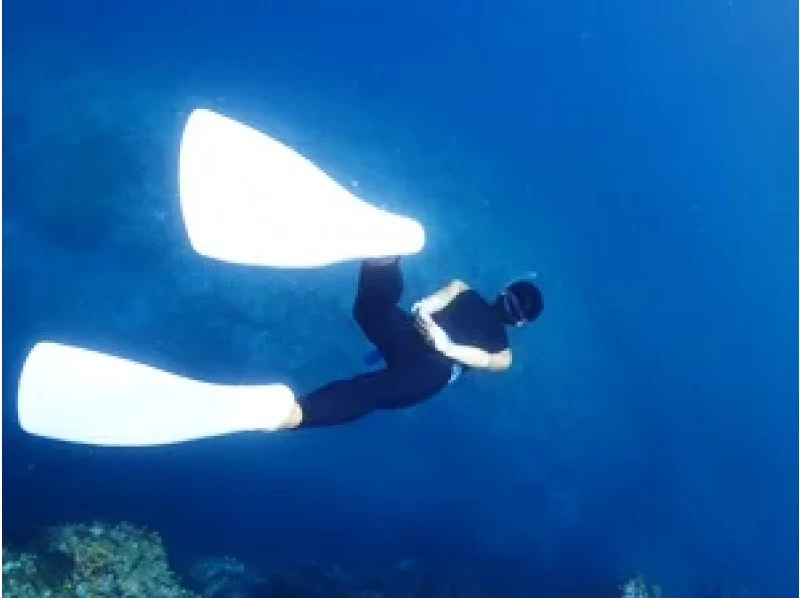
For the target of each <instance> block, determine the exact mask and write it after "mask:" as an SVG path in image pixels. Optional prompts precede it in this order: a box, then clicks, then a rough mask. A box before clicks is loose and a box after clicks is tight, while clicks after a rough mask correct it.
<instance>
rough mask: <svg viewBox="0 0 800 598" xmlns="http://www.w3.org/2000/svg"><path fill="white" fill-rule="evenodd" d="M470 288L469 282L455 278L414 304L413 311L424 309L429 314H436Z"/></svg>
mask: <svg viewBox="0 0 800 598" xmlns="http://www.w3.org/2000/svg"><path fill="white" fill-rule="evenodd" d="M467 289H469V286H468V285H467V283H465V282H464V281H463V280H458V279H455V280H453V281H451V282H450V283H449V284H448V285H447V286H444V287H442V288H441V289H439V290H438V291H436V292H435V293H433V294H432V295H429V296H428V297H425V298H424V299H422V300H420V301H418V302H417V303H415V304H414V307H413V308H412V309H413V311H423V312H425V313H428V314H435V313H436V312H437V311H441V310H443V309H444V308H445V307H447V306H448V305H450V303H451V302H452V301H453V299H455V298H456V297H458V296H459V295H460V294H461V293H463V292H464V291H466V290H467Z"/></svg>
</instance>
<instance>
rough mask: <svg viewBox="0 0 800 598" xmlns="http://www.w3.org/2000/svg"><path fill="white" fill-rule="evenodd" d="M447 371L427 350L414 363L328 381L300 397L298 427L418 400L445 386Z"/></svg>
mask: <svg viewBox="0 0 800 598" xmlns="http://www.w3.org/2000/svg"><path fill="white" fill-rule="evenodd" d="M450 371H451V370H450V364H449V362H447V361H446V360H444V359H442V358H440V357H438V356H437V355H436V354H433V353H431V354H428V355H424V356H422V357H420V359H419V360H418V361H416V362H414V363H407V364H405V365H402V366H398V367H389V368H386V369H383V370H378V371H375V372H367V373H364V374H360V375H358V376H355V377H353V378H349V379H346V380H337V381H335V382H331V383H329V384H326V385H325V386H322V387H321V388H319V389H317V390H315V391H314V392H312V393H310V394H308V395H306V396H305V397H303V398H301V399H300V405H301V406H302V409H303V421H302V423H301V424H300V426H299V428H298V429H302V428H315V427H320V426H334V425H338V424H344V423H347V422H351V421H353V420H355V419H358V418H360V417H363V416H365V415H367V414H369V413H371V412H372V411H374V410H376V409H399V408H402V407H409V406H411V405H414V404H416V403H420V402H422V401H424V400H425V399H427V398H430V397H431V396H433V395H435V394H436V393H438V392H439V391H441V390H442V389H443V388H444V387H445V386H447V383H448V381H449V379H450Z"/></svg>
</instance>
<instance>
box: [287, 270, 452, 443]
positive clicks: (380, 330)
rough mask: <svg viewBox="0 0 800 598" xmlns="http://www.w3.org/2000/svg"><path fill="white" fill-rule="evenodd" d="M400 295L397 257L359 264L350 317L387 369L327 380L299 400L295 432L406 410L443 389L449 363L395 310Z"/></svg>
mask: <svg viewBox="0 0 800 598" xmlns="http://www.w3.org/2000/svg"><path fill="white" fill-rule="evenodd" d="M402 293H403V276H402V273H401V271H400V263H399V258H398V259H397V260H394V261H393V262H391V263H383V264H376V263H374V262H363V263H362V264H361V271H360V272H359V278H358V293H357V295H356V300H355V305H354V306H353V317H354V318H355V320H356V322H358V325H359V326H360V327H361V330H362V331H363V332H364V335H365V336H366V337H367V338H368V339H369V340H370V341H371V342H372V343H373V344H374V345H375V346H376V347H377V348H378V349H380V351H381V353H383V357H384V360H385V361H386V365H387V367H386V368H385V369H382V370H378V371H375V372H367V373H364V374H359V375H357V376H354V377H352V378H349V379H345V380H337V381H334V382H331V383H329V384H326V385H325V386H322V387H321V388H318V389H317V390H315V391H313V392H311V393H309V394H307V395H305V396H304V397H302V398H300V400H299V402H300V405H301V408H302V410H303V420H302V423H301V424H300V426H299V429H302V428H314V427H320V426H334V425H338V424H344V423H347V422H351V421H353V420H355V419H358V418H360V417H363V416H365V415H367V414H368V413H371V412H372V411H374V410H376V409H399V408H402V407H408V406H410V405H414V404H416V403H419V402H421V401H424V400H425V399H428V398H430V397H431V396H433V395H435V394H436V393H438V392H439V391H440V390H442V389H443V388H444V387H445V386H447V383H448V382H449V380H450V375H451V363H450V362H449V361H448V360H447V359H445V358H444V357H443V356H441V355H439V354H438V353H437V352H436V351H434V350H433V349H431V348H430V347H429V346H428V345H427V344H426V343H425V341H424V339H423V338H422V337H421V335H420V334H419V332H418V331H417V328H416V326H415V324H414V318H413V316H411V314H408V313H406V312H405V311H403V310H402V309H401V308H400V307H398V305H397V303H398V301H400V296H401V295H402Z"/></svg>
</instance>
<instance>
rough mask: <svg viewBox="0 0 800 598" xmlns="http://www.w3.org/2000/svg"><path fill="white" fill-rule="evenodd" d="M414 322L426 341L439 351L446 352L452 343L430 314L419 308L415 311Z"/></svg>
mask: <svg viewBox="0 0 800 598" xmlns="http://www.w3.org/2000/svg"><path fill="white" fill-rule="evenodd" d="M415 322H416V325H417V329H418V330H419V331H420V333H421V334H422V336H423V337H424V338H425V340H426V342H427V343H428V344H429V345H430V346H431V347H433V348H434V349H436V350H437V351H439V352H440V353H444V354H446V353H447V350H448V349H449V348H450V346H451V345H452V344H453V343H452V341H451V340H450V337H449V336H448V335H447V333H446V332H445V331H444V330H443V329H442V327H441V326H439V325H438V324H437V323H436V322H435V321H434V320H433V318H432V317H431V315H430V314H429V313H427V312H425V311H422V310H419V311H417V312H416V319H415Z"/></svg>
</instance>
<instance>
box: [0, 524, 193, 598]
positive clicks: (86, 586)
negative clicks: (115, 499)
mask: <svg viewBox="0 0 800 598" xmlns="http://www.w3.org/2000/svg"><path fill="white" fill-rule="evenodd" d="M3 595H4V596H7V597H8V598H28V597H33V596H37V597H52V598H61V597H66V596H78V597H82V596H86V597H87V598H88V597H92V598H105V597H108V598H112V597H113V598H139V597H142V598H145V597H150V598H190V597H191V596H192V594H191V593H190V592H189V591H188V590H186V589H184V588H182V587H181V586H180V585H179V583H178V580H177V576H176V575H175V573H174V572H173V571H172V570H171V569H170V567H169V565H168V563H167V557H166V552H165V551H164V547H163V544H162V542H161V538H160V537H159V536H158V534H155V533H153V532H149V531H146V530H143V529H139V528H136V527H134V526H131V525H128V524H125V523H123V524H120V525H106V524H103V523H92V524H91V525H83V524H80V525H64V526H60V527H55V528H52V529H50V530H49V531H48V533H47V535H46V539H45V541H44V546H42V547H41V549H40V550H37V551H36V552H22V551H17V550H14V549H13V548H7V547H4V548H3Z"/></svg>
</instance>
